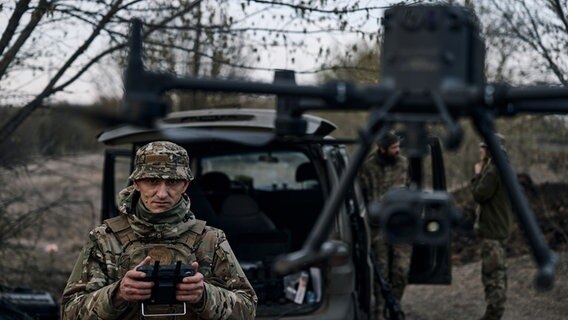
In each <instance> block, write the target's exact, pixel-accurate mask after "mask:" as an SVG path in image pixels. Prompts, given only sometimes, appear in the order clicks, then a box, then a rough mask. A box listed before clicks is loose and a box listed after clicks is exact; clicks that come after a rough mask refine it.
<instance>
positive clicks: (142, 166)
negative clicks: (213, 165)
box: [61, 141, 257, 320]
mask: <svg viewBox="0 0 568 320" xmlns="http://www.w3.org/2000/svg"><path fill="white" fill-rule="evenodd" d="M135 165H136V168H135V170H134V172H133V173H132V175H131V176H130V179H131V180H132V181H133V182H134V184H133V185H132V186H130V187H127V188H126V189H124V190H122V191H121V192H120V194H119V201H120V215H119V216H118V217H115V218H112V219H108V220H106V221H104V224H103V225H101V226H99V227H97V228H95V229H94V230H92V231H91V232H90V233H89V237H88V239H87V243H86V245H85V246H84V247H83V250H82V252H81V255H80V256H79V259H78V260H77V262H76V264H75V267H74V269H73V272H72V274H71V276H70V278H69V280H68V282H67V286H66V287H65V290H64V292H63V298H62V311H61V312H62V319H73V320H75V319H82V320H86V319H107V320H110V319H141V318H142V316H141V303H140V301H143V300H146V299H148V298H150V294H151V287H152V286H153V285H154V283H153V282H145V281H141V278H143V277H144V276H145V273H143V272H140V271H136V268H137V267H139V266H141V265H143V264H153V262H154V261H157V260H159V261H160V264H161V265H165V264H174V263H176V262H177V261H181V262H182V263H183V264H191V265H192V267H193V268H194V270H196V273H195V275H194V276H187V277H185V278H183V280H182V282H181V283H180V284H178V285H177V287H176V299H177V300H178V301H180V302H186V303H187V306H188V308H187V309H188V310H187V314H186V315H183V316H178V317H177V319H254V317H255V314H256V304H257V297H256V294H255V292H254V290H253V288H252V287H251V285H250V283H249V281H248V280H247V278H246V277H245V274H244V272H243V270H242V269H241V267H240V266H239V263H238V261H237V259H236V258H235V255H234V254H233V252H232V250H231V247H230V246H229V244H228V242H227V239H226V237H225V234H224V233H223V231H221V230H219V229H215V228H212V227H209V226H205V221H201V220H197V219H195V216H194V215H193V213H192V212H191V211H190V210H189V208H190V199H189V198H188V197H187V195H185V194H184V192H185V190H186V188H187V186H188V185H189V183H190V181H191V180H192V179H193V177H192V174H191V171H190V169H189V157H188V155H187V152H186V151H185V149H183V148H182V147H180V146H178V145H176V144H174V143H171V142H166V141H159V142H152V143H149V144H147V145H145V146H143V147H142V148H140V149H139V150H138V151H137V152H136V159H135ZM174 306H176V305H174ZM171 309H172V306H167V305H166V306H160V305H146V308H145V313H146V314H159V313H162V314H164V313H166V314H168V313H172V310H171ZM152 319H166V317H153V318H152ZM167 319H172V317H171V316H168V317H167Z"/></svg>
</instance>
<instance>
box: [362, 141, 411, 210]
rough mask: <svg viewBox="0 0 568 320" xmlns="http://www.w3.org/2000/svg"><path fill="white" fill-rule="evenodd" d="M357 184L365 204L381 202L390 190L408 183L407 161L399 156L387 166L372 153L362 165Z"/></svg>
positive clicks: (375, 153)
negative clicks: (358, 183)
mask: <svg viewBox="0 0 568 320" xmlns="http://www.w3.org/2000/svg"><path fill="white" fill-rule="evenodd" d="M359 182H360V183H361V189H362V190H363V196H364V197H365V202H367V204H368V203H370V202H372V201H378V200H381V198H382V197H383V195H384V194H385V193H386V192H387V191H388V190H389V189H390V188H392V187H404V186H405V185H406V184H407V183H408V160H407V159H406V158H405V157H403V156H400V155H399V156H398V157H397V160H396V161H395V162H394V163H393V164H389V163H386V162H384V161H382V160H381V159H380V158H379V156H378V154H377V152H374V153H373V154H372V155H371V156H370V157H369V158H368V159H367V161H365V163H364V164H363V167H362V169H361V172H360V173H359Z"/></svg>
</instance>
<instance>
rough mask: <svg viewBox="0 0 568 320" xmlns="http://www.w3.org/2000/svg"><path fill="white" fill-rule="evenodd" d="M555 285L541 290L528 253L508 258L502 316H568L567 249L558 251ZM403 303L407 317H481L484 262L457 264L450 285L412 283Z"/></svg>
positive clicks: (506, 319) (510, 319)
mask: <svg viewBox="0 0 568 320" xmlns="http://www.w3.org/2000/svg"><path fill="white" fill-rule="evenodd" d="M559 257H560V260H559V261H560V262H559V265H558V268H557V274H556V281H555V286H554V287H553V288H552V289H551V290H550V291H544V292H542V291H538V290H536V289H535V286H534V285H533V278H534V274H535V271H536V268H535V264H534V263H533V261H532V259H531V258H530V257H529V256H526V255H525V256H522V257H515V258H510V259H508V267H509V272H508V276H509V277H508V286H509V287H508V290H507V305H506V310H505V314H504V316H503V320H525V319H526V320H529V319H530V320H533V319H542V320H561V319H567V318H568V252H561V253H559ZM402 307H403V309H404V311H405V313H406V316H407V317H406V319H408V320H434V319H436V320H437V319H479V318H480V317H481V316H482V315H483V312H484V311H485V302H484V300H483V287H482V285H481V264H480V263H479V262H474V263H469V264H466V265H463V266H459V267H454V268H453V272H452V284H451V285H449V286H423V285H420V286H418V285H410V286H409V287H408V289H407V291H405V293H404V297H403V299H402Z"/></svg>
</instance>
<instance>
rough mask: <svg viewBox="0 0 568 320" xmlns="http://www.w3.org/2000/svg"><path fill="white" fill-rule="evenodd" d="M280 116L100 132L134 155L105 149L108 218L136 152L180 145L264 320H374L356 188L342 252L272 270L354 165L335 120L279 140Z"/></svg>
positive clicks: (198, 197) (255, 114)
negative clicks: (160, 143)
mask: <svg viewBox="0 0 568 320" xmlns="http://www.w3.org/2000/svg"><path fill="white" fill-rule="evenodd" d="M275 116H276V114H275V112H274V111H272V110H264V109H209V110H196V111H187V112H178V113H171V114H169V115H168V116H167V117H165V118H164V119H163V120H162V121H161V122H160V124H159V126H158V127H159V128H160V129H159V130H158V129H140V128H135V127H129V126H124V127H120V128H116V129H112V130H108V131H105V132H103V133H102V134H101V135H100V136H99V141H101V142H103V143H104V144H106V145H108V146H125V145H126V146H127V147H128V149H127V150H124V149H117V148H108V150H107V152H106V157H105V166H104V170H105V171H104V180H103V203H102V218H103V219H107V218H110V217H113V216H115V215H117V214H118V210H117V206H116V202H115V197H116V193H117V191H118V190H119V188H121V187H124V186H125V184H126V183H127V177H128V174H129V172H130V171H131V170H132V158H133V155H134V153H135V151H136V149H137V148H139V147H140V146H142V145H143V144H146V143H148V142H150V141H155V140H162V139H164V140H169V141H173V142H175V143H178V144H180V145H182V146H184V147H185V148H186V149H187V150H188V152H189V155H190V158H191V167H192V171H193V173H194V176H195V180H194V181H193V182H192V183H191V184H190V187H189V188H188V191H187V192H188V194H189V196H190V198H191V208H192V211H193V212H194V214H195V215H196V217H197V218H198V219H202V220H206V221H207V223H208V225H210V226H213V227H218V228H221V229H223V230H224V231H225V232H226V234H227V237H228V239H229V243H230V244H231V247H232V248H233V250H234V252H235V255H236V256H237V258H238V260H239V262H240V264H241V266H242V268H243V270H244V271H245V273H246V274H247V277H248V279H249V281H250V282H251V284H252V285H253V287H254V289H255V291H256V293H257V295H258V298H259V304H258V308H257V318H259V319H265V318H266V319H268V318H271V319H272V318H278V319H285V318H287V317H293V318H294V319H298V320H300V319H326V320H332V319H342V320H343V319H369V318H370V317H371V314H372V312H371V310H372V306H373V303H374V297H373V286H372V283H373V267H372V262H371V260H370V258H369V254H368V253H369V249H370V241H369V224H368V221H367V213H366V206H365V204H364V203H363V200H362V199H363V198H362V196H361V192H360V190H359V188H358V187H357V184H356V183H355V184H354V185H353V187H352V188H351V189H350V190H349V192H348V195H347V197H346V198H345V199H344V201H343V202H342V206H341V208H339V213H338V214H337V215H336V217H335V219H334V224H333V229H332V231H331V233H330V235H329V240H330V241H332V242H333V243H334V244H335V245H336V247H337V250H336V253H335V254H334V255H333V256H332V257H331V258H330V259H328V260H326V261H325V262H323V263H320V264H316V265H312V266H305V268H303V269H302V270H299V271H298V272H295V273H293V274H288V275H284V276H283V275H279V274H276V273H275V272H274V271H273V270H272V266H273V263H274V260H275V257H277V256H279V255H281V254H285V253H290V252H293V251H297V250H299V249H300V248H301V246H302V244H303V243H304V241H305V240H306V238H307V236H308V234H309V233H310V231H311V230H312V227H313V226H314V223H315V222H316V220H317V219H318V216H319V214H320V211H321V210H322V207H323V204H324V203H325V202H326V201H327V200H328V198H329V196H330V193H331V190H332V189H333V188H334V187H335V186H336V185H337V184H338V180H339V177H340V175H341V174H342V172H343V171H344V169H345V167H346V164H347V161H348V158H347V153H346V150H345V147H344V146H343V145H341V144H338V143H337V142H336V141H335V140H334V139H333V138H331V137H329V134H331V132H332V131H333V130H334V129H335V128H336V127H335V125H334V124H332V123H331V122H329V121H327V120H324V119H322V118H318V117H314V116H308V115H304V116H303V117H304V118H305V119H306V120H307V121H308V126H307V135H306V136H304V137H303V138H302V139H291V138H290V139H274V134H273V132H274V120H275ZM123 157H126V158H127V160H126V161H124V160H120V159H121V158H123ZM429 250H430V248H429ZM429 257H430V255H429V253H426V256H425V258H421V259H420V260H421V261H420V263H421V264H425V265H430V267H429V268H439V267H440V263H439V262H436V261H434V260H432V261H430V260H431V259H430V258H429ZM424 259H425V260H424ZM438 259H439V255H438ZM443 261H445V260H443ZM430 271H432V270H430ZM430 273H431V274H432V272H430ZM420 279H422V280H424V279H425V278H424V277H422V278H420Z"/></svg>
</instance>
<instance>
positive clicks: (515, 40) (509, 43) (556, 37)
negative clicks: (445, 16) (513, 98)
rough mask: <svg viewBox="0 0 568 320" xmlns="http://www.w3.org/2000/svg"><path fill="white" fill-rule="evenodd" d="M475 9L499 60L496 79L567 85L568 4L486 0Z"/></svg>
mask: <svg viewBox="0 0 568 320" xmlns="http://www.w3.org/2000/svg"><path fill="white" fill-rule="evenodd" d="M476 9H477V12H478V14H479V15H480V17H481V19H482V21H483V24H484V26H485V36H486V39H487V41H488V47H489V50H490V52H493V53H495V54H499V55H500V58H499V59H495V60H493V61H489V62H490V63H494V64H498V65H500V66H501V67H500V69H499V71H500V72H501V75H499V73H497V74H495V77H496V78H498V79H499V78H502V77H503V76H505V77H506V78H508V79H507V80H508V81H513V82H516V83H531V82H532V83H534V82H547V83H558V84H562V85H566V84H567V83H568V78H566V72H567V71H568V63H567V62H566V61H568V60H567V55H566V46H567V45H568V16H567V13H568V11H567V10H568V3H567V2H566V1H559V0H514V1H513V0H505V1H497V0H483V1H479V2H476Z"/></svg>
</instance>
